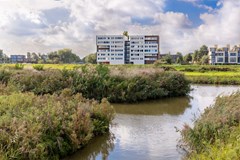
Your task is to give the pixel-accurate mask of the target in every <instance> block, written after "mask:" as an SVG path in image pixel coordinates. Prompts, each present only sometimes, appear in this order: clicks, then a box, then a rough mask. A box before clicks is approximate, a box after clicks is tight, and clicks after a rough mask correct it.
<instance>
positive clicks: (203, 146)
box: [181, 92, 240, 160]
mask: <svg viewBox="0 0 240 160" xmlns="http://www.w3.org/2000/svg"><path fill="white" fill-rule="evenodd" d="M181 134H182V137H183V138H182V142H181V145H182V147H183V148H184V149H186V150H187V151H188V152H189V156H188V157H187V159H196V160H205V159H219V160H226V159H236V160H237V159H240V136H239V135H240V92H237V93H234V94H232V95H230V96H225V97H218V98H217V99H216V103H215V104H214V105H213V106H212V107H210V108H208V109H206V110H205V112H204V113H203V114H202V115H201V117H200V118H199V119H198V120H197V121H196V122H195V124H194V127H193V128H190V127H189V126H188V125H185V127H184V129H183V130H182V131H181Z"/></svg>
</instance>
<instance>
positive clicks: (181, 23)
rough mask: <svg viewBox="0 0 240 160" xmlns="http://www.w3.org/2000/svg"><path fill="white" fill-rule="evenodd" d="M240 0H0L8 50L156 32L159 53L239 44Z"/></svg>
mask: <svg viewBox="0 0 240 160" xmlns="http://www.w3.org/2000/svg"><path fill="white" fill-rule="evenodd" d="M239 16H240V0H57V1H56V0H41V1H39V0H21V1H19V0H11V1H9V0H0V19H1V21H0V49H3V51H4V53H6V54H26V53H27V52H41V53H47V52H50V51H54V50H57V49H62V48H71V49H73V51H74V52H75V53H77V54H78V55H79V56H80V57H83V56H85V55H87V54H89V53H93V52H95V51H96V45H95V37H96V35H97V34H122V32H123V31H125V30H127V31H129V34H158V35H160V38H161V41H160V45H161V46H160V50H161V53H167V52H171V53H176V52H178V51H180V52H182V53H183V54H186V53H188V52H193V51H194V50H195V49H198V48H199V47H200V46H201V45H203V44H205V45H207V46H212V45H214V44H219V45H220V46H223V45H224V46H225V45H226V44H231V45H238V44H240V29H239V26H240V18H239Z"/></svg>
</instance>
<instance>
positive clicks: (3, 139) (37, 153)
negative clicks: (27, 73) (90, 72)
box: [0, 86, 114, 160]
mask: <svg viewBox="0 0 240 160" xmlns="http://www.w3.org/2000/svg"><path fill="white" fill-rule="evenodd" d="M113 116H114V111H113V108H112V107H111V106H110V104H109V103H108V102H107V101H106V99H105V100H104V99H103V100H102V102H101V103H98V102H96V101H94V100H87V99H85V98H83V97H82V95H81V94H75V95H73V94H72V93H71V91H70V90H69V89H65V90H63V91H62V92H61V94H59V95H56V94H53V95H49V94H46V95H42V96H36V95H34V94H33V93H13V92H11V91H9V90H8V89H7V88H6V87H2V86H1V95H0V153H1V155H2V156H3V157H2V159H44V160H45V159H59V158H61V157H64V156H66V155H69V154H71V153H73V152H75V151H76V150H78V149H80V148H82V147H83V146H84V145H86V144H87V143H88V142H89V141H90V140H91V139H92V138H93V137H94V136H96V135H99V134H104V133H106V132H107V131H108V128H109V124H110V123H111V120H112V119H113Z"/></svg>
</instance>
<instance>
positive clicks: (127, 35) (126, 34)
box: [123, 31, 129, 39]
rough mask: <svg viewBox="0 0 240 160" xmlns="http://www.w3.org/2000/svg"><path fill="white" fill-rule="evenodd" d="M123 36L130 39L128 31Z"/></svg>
mask: <svg viewBox="0 0 240 160" xmlns="http://www.w3.org/2000/svg"><path fill="white" fill-rule="evenodd" d="M123 35H124V36H126V37H127V38H128V39H129V34H128V31H124V32H123Z"/></svg>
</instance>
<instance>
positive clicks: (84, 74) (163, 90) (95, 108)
mask: <svg viewBox="0 0 240 160" xmlns="http://www.w3.org/2000/svg"><path fill="white" fill-rule="evenodd" d="M36 68H38V69H23V68H22V65H18V66H17V67H16V66H14V67H10V68H3V69H0V82H1V85H0V102H1V103H0V154H1V155H2V156H3V159H11V158H13V159H60V158H62V157H65V156H67V155H69V154H72V153H74V152H76V151H77V150H79V149H81V148H82V147H84V146H85V145H86V144H88V143H89V141H90V140H91V139H92V138H94V137H95V136H97V135H102V134H107V132H108V130H109V127H110V124H111V122H112V120H113V117H114V109H113V108H112V107H111V105H110V103H109V101H110V102H121V103H123V102H139V101H143V100H149V99H159V98H164V97H178V96H184V95H187V94H188V93H189V92H190V84H189V82H188V81H187V80H186V79H185V76H184V75H183V74H181V73H178V72H175V71H174V72H172V71H164V70H163V69H157V68H150V69H141V68H138V69H134V70H127V69H119V68H111V69H109V68H108V66H105V65H97V66H91V65H90V66H86V65H85V66H82V67H81V68H80V69H79V68H74V69H65V68H64V69H62V70H60V69H42V67H41V66H39V67H36ZM1 158H2V157H1Z"/></svg>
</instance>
